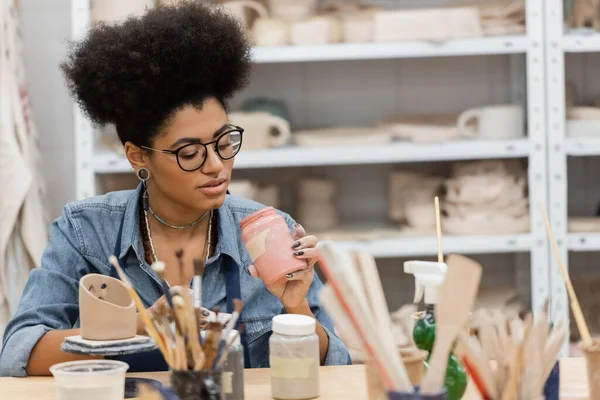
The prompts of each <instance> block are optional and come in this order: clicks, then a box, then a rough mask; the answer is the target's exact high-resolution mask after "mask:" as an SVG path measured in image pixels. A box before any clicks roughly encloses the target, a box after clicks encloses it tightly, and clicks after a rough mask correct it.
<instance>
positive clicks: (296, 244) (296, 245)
mask: <svg viewBox="0 0 600 400" xmlns="http://www.w3.org/2000/svg"><path fill="white" fill-rule="evenodd" d="M299 246H300V241H297V242H294V244H293V245H292V249H295V248H296V247H299Z"/></svg>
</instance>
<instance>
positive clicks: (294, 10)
mask: <svg viewBox="0 0 600 400" xmlns="http://www.w3.org/2000/svg"><path fill="white" fill-rule="evenodd" d="M316 8H317V0H270V1H269V10H270V11H271V16H272V17H273V18H278V19H283V20H288V21H297V20H300V19H304V18H307V17H309V16H310V15H311V14H313V13H314V12H315V10H316Z"/></svg>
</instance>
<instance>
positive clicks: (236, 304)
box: [212, 299, 242, 369]
mask: <svg viewBox="0 0 600 400" xmlns="http://www.w3.org/2000/svg"><path fill="white" fill-rule="evenodd" d="M241 311H242V301H241V300H240V299H233V314H232V315H231V319H230V320H229V321H228V322H227V325H225V327H224V328H223V331H222V332H221V339H220V340H219V348H218V350H217V356H216V357H215V360H214V362H213V366H212V367H213V369H214V368H216V364H217V362H218V361H219V359H220V357H221V353H223V349H224V348H225V345H226V344H227V340H228V339H229V334H230V332H231V331H232V330H233V327H234V326H235V324H236V323H237V320H238V318H239V316H240V312H241Z"/></svg>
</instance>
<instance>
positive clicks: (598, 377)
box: [579, 339, 600, 399]
mask: <svg viewBox="0 0 600 400" xmlns="http://www.w3.org/2000/svg"><path fill="white" fill-rule="evenodd" d="M579 348H580V349H581V350H582V351H583V354H584V356H585V363H586V365H587V376H588V387H589V391H590V399H600V340H599V339H593V340H592V344H591V345H590V346H586V345H585V344H584V343H581V344H580V345H579Z"/></svg>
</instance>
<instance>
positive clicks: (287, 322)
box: [273, 314, 317, 336]
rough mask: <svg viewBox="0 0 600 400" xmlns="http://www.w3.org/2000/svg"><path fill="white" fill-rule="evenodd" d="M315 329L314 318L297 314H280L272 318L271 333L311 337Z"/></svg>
mask: <svg viewBox="0 0 600 400" xmlns="http://www.w3.org/2000/svg"><path fill="white" fill-rule="evenodd" d="M316 329H317V324H316V322H315V319H314V318H311V317H308V316H306V315H298V314H282V315H276V316H274V317H273V332H275V333H279V334H281V335H290V336H305V335H312V334H313V333H315V331H316Z"/></svg>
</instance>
